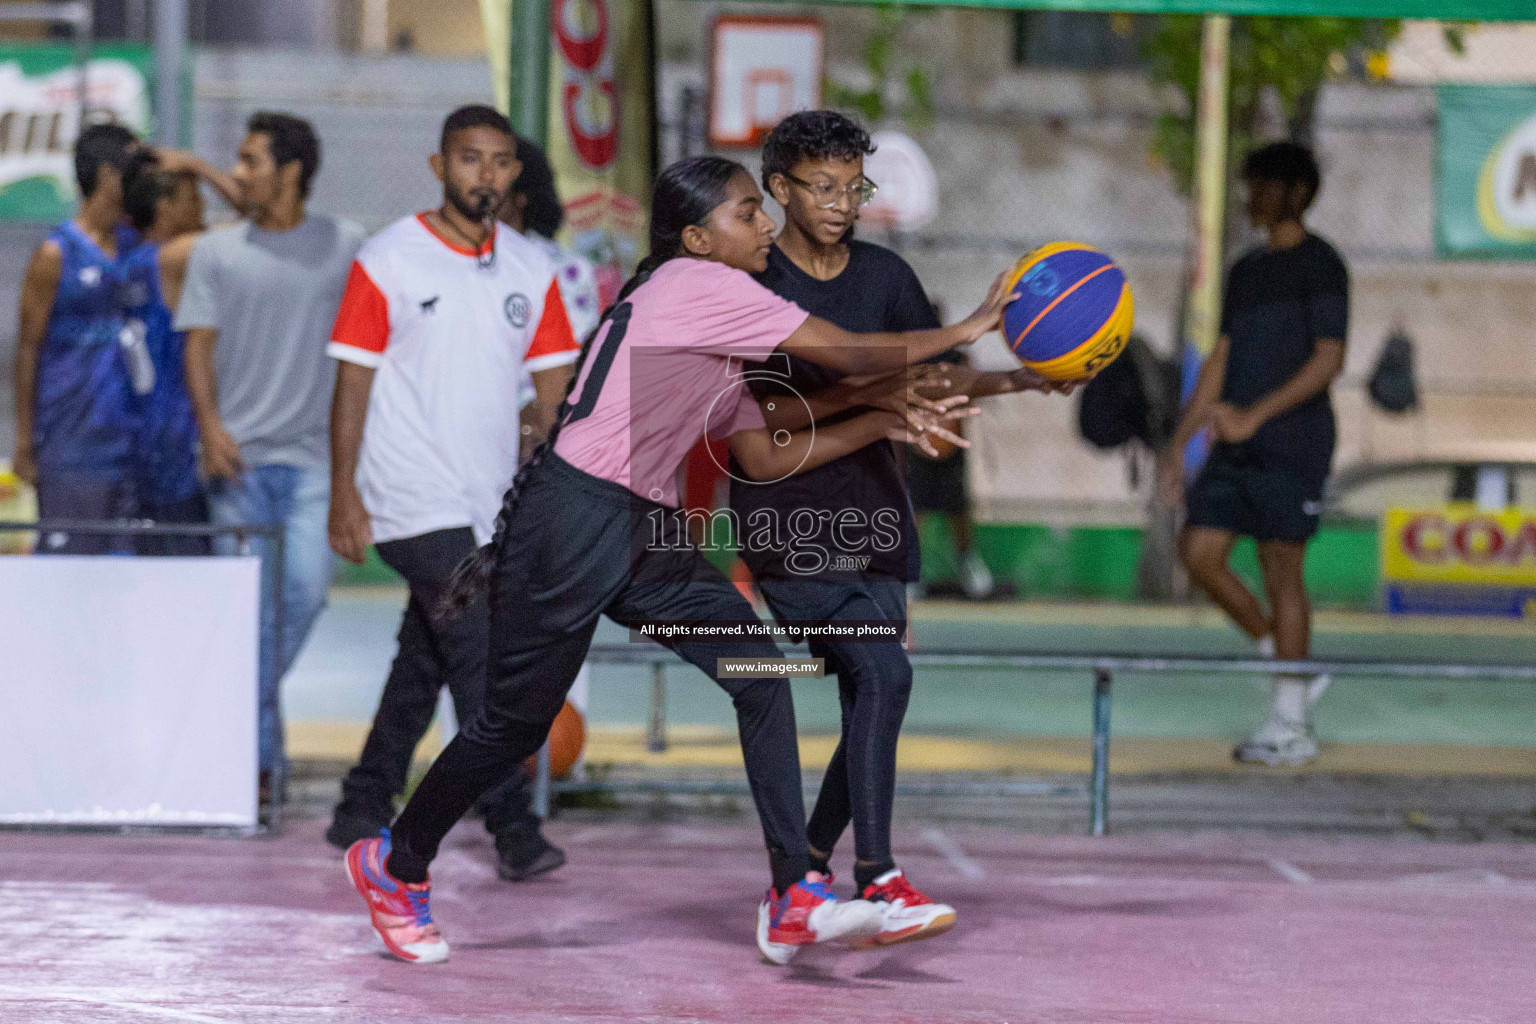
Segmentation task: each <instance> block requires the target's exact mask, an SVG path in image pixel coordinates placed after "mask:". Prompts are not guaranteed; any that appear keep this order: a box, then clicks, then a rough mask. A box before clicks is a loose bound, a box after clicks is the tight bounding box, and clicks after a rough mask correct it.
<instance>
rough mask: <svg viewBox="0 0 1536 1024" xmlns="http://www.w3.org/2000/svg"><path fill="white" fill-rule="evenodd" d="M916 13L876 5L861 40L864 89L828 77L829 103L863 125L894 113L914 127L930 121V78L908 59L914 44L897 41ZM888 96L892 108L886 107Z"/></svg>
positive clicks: (923, 125) (914, 49)
mask: <svg viewBox="0 0 1536 1024" xmlns="http://www.w3.org/2000/svg"><path fill="white" fill-rule="evenodd" d="M918 17H922V13H921V12H914V11H912V10H911V9H910V8H907V7H900V6H897V5H896V4H889V3H887V4H881V5H880V6H879V7H877V8H875V27H874V30H873V31H872V32H870V34H869V38H868V39H866V40H864V48H863V52H862V54H861V56H862V57H863V64H864V70H865V72H866V73H867V74H868V75H869V84H868V87H867V88H856V87H854V86H850V85H847V84H844V83H842V82H838V81H836V80H835V79H833V78H831V77H830V76H829V77H828V78H827V80H826V82H825V83H824V84H823V90H824V92H825V93H826V98H827V103H828V105H829V106H832V107H836V108H838V109H841V110H847V111H851V112H853V113H856V114H858V115H859V117H860V118H862V119H863V121H864V123H865V124H869V125H874V124H878V123H880V122H881V121H883V120H885V119H886V117H887V116H888V115H895V116H898V117H900V118H901V119H902V120H903V121H905V122H906V124H907V127H908V128H910V129H912V130H913V131H921V130H923V129H925V128H928V127H929V126H931V125H932V124H933V82H932V79H931V78H930V77H929V74H928V71H927V69H926V68H924V67H923V66H922V65H921V64H918V63H916V62H914V61H912V60H911V59H910V55H911V54H912V53H915V52H917V48H915V47H911V46H903V45H902V35H903V31H904V29H905V28H907V27H908V25H909V24H910V23H911V21H912V20H913V19H914V18H918ZM893 99H894V100H895V101H896V102H895V109H894V110H893V109H891V107H892V101H893Z"/></svg>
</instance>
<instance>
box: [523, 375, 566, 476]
mask: <svg viewBox="0 0 1536 1024" xmlns="http://www.w3.org/2000/svg"><path fill="white" fill-rule="evenodd" d="M571 368H572V364H570V363H566V364H565V365H564V366H551V367H549V368H548V369H546V370H536V371H534V372H533V373H530V374H529V375H528V378H529V379H530V380H532V381H533V401H531V402H529V403H528V404H527V405H525V406H523V410H522V425H523V445H522V451H523V453H524V455H525V456H526V455H527V454H531V453H532V451H533V448H534V446H536V445H540V444H543V443H544V439H545V438H547V437H549V428H550V427H552V426H554V425H555V414H556V413H557V412H559V410H560V403H561V402H562V401H564V400H565V392H566V389H567V388H569V387H570V384H571Z"/></svg>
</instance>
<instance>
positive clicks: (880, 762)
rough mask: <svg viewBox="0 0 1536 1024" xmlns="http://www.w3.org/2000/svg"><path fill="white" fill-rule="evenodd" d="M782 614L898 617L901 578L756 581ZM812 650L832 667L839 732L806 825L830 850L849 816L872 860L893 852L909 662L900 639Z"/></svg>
mask: <svg viewBox="0 0 1536 1024" xmlns="http://www.w3.org/2000/svg"><path fill="white" fill-rule="evenodd" d="M759 587H760V589H761V590H762V592H763V596H764V597H765V598H767V600H768V604H769V607H771V608H772V609H773V613H774V615H775V616H777V617H778V618H780V619H783V620H788V619H814V620H834V621H836V620H843V621H848V620H864V621H900V622H901V623H903V624H904V623H905V620H906V607H905V586H904V585H903V584H901V583H899V582H894V581H877V582H864V583H837V582H815V581H806V582H793V583H785V582H777V581H773V580H763V581H761V582H760V583H759ZM811 653H812V654H813V655H815V656H817V657H821V658H826V659H827V671H828V672H836V673H837V695H838V700H839V702H840V703H841V704H842V736H841V737H840V738H839V739H838V743H837V749H836V750H835V751H833V753H832V760H831V761H830V762H829V763H828V764H827V773H826V775H825V776H824V777H823V779H822V783H821V792H820V793H819V794H818V795H817V797H816V807H815V809H814V810H813V811H812V812H811V821H810V824H809V825H808V826H807V829H806V831H807V834H808V839H809V842H810V845H811V848H812V849H815V850H819V851H821V852H822V853H825V854H831V852H832V849H833V848H834V847H835V846H836V845H837V841H838V839H839V838H841V837H842V834H843V831H844V830H845V829H846V828H847V827H848V824H849V822H850V821H851V822H852V823H853V846H854V855H855V856H856V857H857V858H858V859H859V860H861V861H864V862H866V863H869V864H881V863H885V862H887V861H889V860H890V859H891V812H892V808H893V805H894V803H895V794H896V743H897V740H898V738H899V737H900V734H901V724H902V722H903V720H905V718H906V715H907V702H908V700H909V699H910V698H911V696H912V663H911V661H909V660H908V658H907V652H906V649H905V648H903V647H902V645H901V644H900V642H897V641H885V640H881V641H874V642H858V643H855V642H850V641H843V640H837V641H827V640H816V641H813V642H812V644H811Z"/></svg>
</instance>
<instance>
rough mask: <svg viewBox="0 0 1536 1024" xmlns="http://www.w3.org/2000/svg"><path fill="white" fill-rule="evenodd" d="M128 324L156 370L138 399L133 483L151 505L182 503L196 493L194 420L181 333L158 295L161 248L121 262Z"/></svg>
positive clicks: (144, 249) (150, 246)
mask: <svg viewBox="0 0 1536 1024" xmlns="http://www.w3.org/2000/svg"><path fill="white" fill-rule="evenodd" d="M123 268H124V272H125V274H126V277H127V293H126V294H127V308H126V310H125V313H126V315H127V317H128V319H129V320H137V321H139V322H140V323H142V324H143V325H144V344H145V347H146V348H148V350H149V356H150V359H151V360H152V361H153V362H154V365H155V387H154V390H153V391H151V392H150V393H149V394H148V395H145V396H142V397H140V398H139V399H138V405H139V410H140V422H139V442H138V446H137V451H136V456H137V457H136V459H135V462H136V467H135V473H136V482H137V484H138V487H139V494H140V498H141V499H142V500H145V501H146V502H148V503H149V504H150V505H154V504H160V503H166V502H175V501H184V500H186V499H187V498H190V497H192V496H193V495H195V494H196V493H197V492H198V489H199V487H200V484H199V482H198V477H197V420H196V418H195V417H194V416H193V414H192V398H191V396H190V395H189V394H188V393H187V379H186V369H185V364H184V363H183V362H182V354H183V352H184V350H185V348H186V339H187V336H186V333H185V332H183V331H177V330H173V329H172V328H171V321H172V319H173V316H172V313H171V310H170V308H169V307H167V306H166V304H165V295H164V293H163V292H161V290H160V243H158V242H145V243H144V244H143V245H140V246H139V247H138V248H137V249H134V250H133V251H132V252H130V253H129V254H128V256H127V257H126V258H125V259H124V260H123Z"/></svg>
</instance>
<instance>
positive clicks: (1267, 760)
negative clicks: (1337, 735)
mask: <svg viewBox="0 0 1536 1024" xmlns="http://www.w3.org/2000/svg"><path fill="white" fill-rule="evenodd" d="M1232 760H1234V761H1236V762H1238V763H1239V764H1261V765H1263V766H1264V767H1266V768H1300V767H1302V766H1303V765H1307V764H1311V763H1312V762H1313V761H1316V760H1317V754H1316V753H1311V754H1303V755H1297V756H1292V757H1285V756H1282V755H1279V754H1276V755H1273V756H1270V755H1264V754H1244V753H1243V752H1242V751H1241V750H1234V751H1232Z"/></svg>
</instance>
